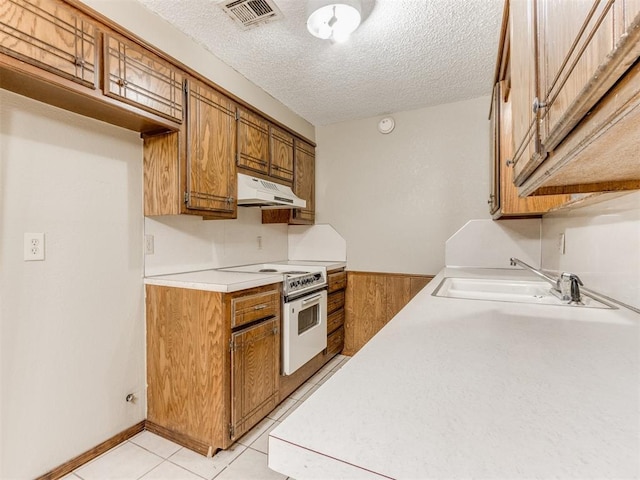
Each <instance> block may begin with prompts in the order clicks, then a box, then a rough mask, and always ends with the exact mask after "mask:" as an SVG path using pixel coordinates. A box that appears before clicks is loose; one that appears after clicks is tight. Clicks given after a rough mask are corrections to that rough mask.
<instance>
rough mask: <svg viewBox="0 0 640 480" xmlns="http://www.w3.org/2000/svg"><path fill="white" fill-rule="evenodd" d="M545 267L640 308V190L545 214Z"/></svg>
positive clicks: (543, 227) (543, 261) (543, 244)
mask: <svg viewBox="0 0 640 480" xmlns="http://www.w3.org/2000/svg"><path fill="white" fill-rule="evenodd" d="M561 233H564V234H565V247H566V248H565V252H566V253H565V254H564V255H562V254H560V252H559V250H558V246H557V240H558V235H559V234H561ZM542 267H543V268H544V269H548V270H554V271H558V272H562V271H567V272H572V273H576V274H577V275H578V276H580V278H581V279H582V281H583V282H584V284H585V286H587V287H590V288H592V289H593V290H595V291H597V292H600V293H603V294H605V295H609V296H610V297H613V298H615V299H617V300H620V301H622V302H625V303H627V304H629V305H632V306H634V307H636V308H640V192H633V193H630V194H628V195H624V196H622V197H619V198H616V199H613V200H609V201H606V202H602V203H599V204H595V205H591V206H588V207H584V208H578V209H575V210H570V211H568V212H559V213H554V214H547V215H545V216H544V217H543V219H542Z"/></svg>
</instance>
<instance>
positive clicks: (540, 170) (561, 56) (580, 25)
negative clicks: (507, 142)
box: [507, 0, 640, 195]
mask: <svg viewBox="0 0 640 480" xmlns="http://www.w3.org/2000/svg"><path fill="white" fill-rule="evenodd" d="M507 5H508V8H509V18H510V30H511V36H510V42H511V44H510V59H511V89H512V122H513V141H514V154H513V159H512V160H513V162H515V163H514V165H513V166H514V175H513V178H514V183H515V185H516V186H518V187H519V193H520V194H521V195H529V194H532V193H535V194H553V193H585V192H599V191H613V190H629V189H636V188H638V187H639V186H640V166H638V164H637V161H636V160H635V159H634V158H632V154H630V151H631V150H632V149H633V148H634V147H635V148H637V147H638V146H639V142H635V143H634V142H633V141H630V140H629V139H628V136H629V134H630V132H631V131H632V130H634V129H635V130H637V128H638V127H640V115H638V114H637V113H634V112H636V111H637V108H636V106H637V105H638V104H639V103H640V100H639V99H638V96H637V92H636V90H635V89H634V88H633V87H631V86H630V85H632V84H635V83H637V81H638V80H637V77H638V73H637V72H636V67H637V60H638V58H639V57H640V2H639V1H638V0H608V1H605V0H594V1H587V0H585V1H568V0H510V1H509V2H508V4H507ZM630 77H633V78H630ZM625 82H626V84H625ZM596 112H597V113H599V115H595V113H596ZM616 145H618V146H619V147H616ZM606 153H608V154H609V155H606ZM607 156H608V157H610V158H608V159H607V162H606V165H605V162H603V159H604V158H605V157H607Z"/></svg>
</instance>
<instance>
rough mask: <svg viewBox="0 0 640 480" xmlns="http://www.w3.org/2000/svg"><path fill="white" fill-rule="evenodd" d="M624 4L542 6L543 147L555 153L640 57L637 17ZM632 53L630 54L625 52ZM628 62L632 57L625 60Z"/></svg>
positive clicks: (578, 0) (578, 1)
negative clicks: (632, 28)
mask: <svg viewBox="0 0 640 480" xmlns="http://www.w3.org/2000/svg"><path fill="white" fill-rule="evenodd" d="M625 3H627V2H624V1H623V0H611V1H604V0H596V1H593V0H591V1H586V0H571V1H568V0H538V30H539V39H540V42H539V44H540V52H539V55H540V59H541V61H540V63H539V66H540V90H541V96H542V98H543V100H544V103H545V108H544V111H543V112H542V115H541V130H540V135H541V142H542V147H543V148H544V149H545V150H546V151H552V150H553V149H554V148H555V147H556V146H557V145H558V144H559V143H560V142H561V141H562V140H563V139H564V138H565V137H566V136H567V134H568V133H569V132H570V131H571V130H572V129H573V128H574V127H575V125H576V124H577V123H578V122H579V121H580V120H581V119H582V118H583V117H584V116H585V115H586V114H587V113H588V111H589V110H590V109H591V108H592V107H593V106H594V105H595V104H596V102H597V101H598V100H600V98H602V96H603V95H604V94H605V93H606V92H607V90H609V88H610V87H611V86H612V85H613V84H614V83H615V81H616V80H617V79H618V78H619V77H620V76H621V75H622V74H623V73H624V71H626V70H627V69H628V68H629V66H630V65H631V63H633V61H635V59H636V58H637V56H638V54H640V45H638V46H635V47H631V48H629V47H628V46H625V43H628V42H625V41H624V40H626V39H628V38H629V36H628V35H626V33H627V32H626V28H628V27H629V25H630V24H631V22H632V19H633V18H635V16H636V15H637V13H638V6H637V5H635V8H636V10H635V11H631V10H632V9H633V7H634V5H632V3H633V2H629V5H624V4H625ZM626 50H629V51H628V52H625V51H626ZM625 57H627V58H626V59H625Z"/></svg>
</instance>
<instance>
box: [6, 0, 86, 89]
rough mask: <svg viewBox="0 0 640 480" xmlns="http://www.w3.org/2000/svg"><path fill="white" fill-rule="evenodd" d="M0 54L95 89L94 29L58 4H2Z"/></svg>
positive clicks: (48, 0)
mask: <svg viewBox="0 0 640 480" xmlns="http://www.w3.org/2000/svg"><path fill="white" fill-rule="evenodd" d="M0 52H2V53H5V54H7V55H10V56H12V57H15V58H17V59H19V60H22V61H24V62H27V63H30V64H32V65H35V66H37V67H39V68H42V69H44V70H47V71H50V72H52V73H55V74H57V75H60V76H63V77H66V78H70V79H71V80H74V81H76V82H78V83H81V84H83V85H86V86H88V87H91V88H95V84H96V81H95V80H96V79H95V75H96V72H95V67H96V53H97V50H96V27H95V25H94V24H93V23H92V22H90V21H88V19H87V18H85V17H84V15H82V14H81V13H80V12H79V11H77V10H76V9H74V8H73V7H70V6H69V5H66V4H64V3H62V2H60V1H57V0H7V1H3V2H2V7H1V8H0Z"/></svg>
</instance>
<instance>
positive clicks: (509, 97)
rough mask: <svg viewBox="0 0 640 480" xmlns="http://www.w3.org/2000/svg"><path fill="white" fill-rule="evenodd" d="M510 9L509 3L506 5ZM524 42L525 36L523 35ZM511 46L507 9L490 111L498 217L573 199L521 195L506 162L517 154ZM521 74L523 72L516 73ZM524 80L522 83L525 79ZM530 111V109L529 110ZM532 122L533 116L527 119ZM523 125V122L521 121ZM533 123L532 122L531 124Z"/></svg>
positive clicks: (493, 200) (535, 212)
mask: <svg viewBox="0 0 640 480" xmlns="http://www.w3.org/2000/svg"><path fill="white" fill-rule="evenodd" d="M505 8H506V9H508V8H509V4H508V3H506V4H505ZM525 38H526V37H525ZM519 41H523V38H519ZM510 55H511V48H510V42H509V12H508V10H506V11H505V12H504V15H503V18H502V31H501V35H500V49H499V50H498V60H497V62H496V77H495V81H496V83H495V85H494V88H493V97H492V102H491V110H490V116H489V121H490V127H491V192H490V195H489V200H488V204H489V211H490V213H491V215H492V216H493V218H494V219H500V218H509V217H523V216H539V215H542V214H543V213H546V212H548V211H549V210H550V209H552V208H556V207H559V206H560V205H563V204H564V203H567V202H568V201H570V199H571V196H570V195H540V196H530V197H520V196H518V190H517V188H516V186H515V185H514V183H513V169H512V168H509V167H508V166H507V164H506V162H507V161H511V160H510V159H512V158H514V157H513V138H512V131H513V127H514V126H515V125H514V124H513V123H512V104H513V102H514V94H515V95H517V94H518V92H515V93H514V89H513V88H511V80H512V77H511V76H512V72H511V63H510V61H511V58H510ZM513 75H514V76H516V77H518V76H519V75H522V71H521V70H520V71H516V72H513ZM521 83H522V82H521ZM527 111H528V112H529V111H530V110H527ZM527 121H529V119H527ZM520 125H522V123H520ZM529 126H531V125H529Z"/></svg>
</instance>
